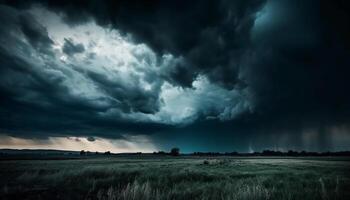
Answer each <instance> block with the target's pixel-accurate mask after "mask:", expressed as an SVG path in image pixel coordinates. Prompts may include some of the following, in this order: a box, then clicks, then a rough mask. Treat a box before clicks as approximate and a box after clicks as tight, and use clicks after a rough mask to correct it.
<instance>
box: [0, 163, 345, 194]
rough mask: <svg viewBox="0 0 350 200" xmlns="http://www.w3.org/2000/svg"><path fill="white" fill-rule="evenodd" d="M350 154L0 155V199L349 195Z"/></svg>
mask: <svg viewBox="0 0 350 200" xmlns="http://www.w3.org/2000/svg"><path fill="white" fill-rule="evenodd" d="M349 169H350V160H348V159H346V158H345V159H339V158H288V159H283V158H235V157H218V158H199V157H197V158H195V157H176V158H175V157H153V156H143V157H137V156H129V157H123V156H119V157H118V156H114V157H100V158H86V159H71V160H2V161H0V199H4V200H5V199H106V200H110V199H135V200H136V199H140V200H141V199H142V200H147V199H148V200H153V199H350V170H349Z"/></svg>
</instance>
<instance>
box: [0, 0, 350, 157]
mask: <svg viewBox="0 0 350 200" xmlns="http://www.w3.org/2000/svg"><path fill="white" fill-rule="evenodd" d="M349 9H350V7H349V6H348V4H347V3H346V1H343V0H334V1H326V0H324V1H323V0H321V1H320V0H309V1H305V0H267V1H263V0H213V1H202V0H201V1H199V0H198V1H191V2H189V1H182V0H180V1H167V0H165V1H164V0H159V1H157V0H154V1H97V0H91V1H50V0H46V1H35V0H31V1H13V0H12V1H6V0H5V1H4V0H1V1H0V18H1V19H2V23H1V29H0V97H1V101H0V120H1V121H0V148H53V149H70V150H81V149H85V150H91V151H104V150H106V151H107V150H110V151H113V152H130V151H144V152H152V151H158V150H169V148H171V147H173V146H177V147H180V149H182V151H185V152H192V151H222V152H224V151H241V152H251V151H261V150H263V149H272V150H283V151H285V150H289V149H293V150H308V151H328V150H330V151H340V150H349V149H350V133H349V131H350V93H349V86H350V79H349V74H350V68H349V66H350V37H349V35H350V16H349V13H350V12H349Z"/></svg>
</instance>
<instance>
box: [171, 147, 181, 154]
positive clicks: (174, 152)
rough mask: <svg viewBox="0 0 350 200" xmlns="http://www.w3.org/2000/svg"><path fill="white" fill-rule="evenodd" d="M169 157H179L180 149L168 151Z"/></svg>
mask: <svg viewBox="0 0 350 200" xmlns="http://www.w3.org/2000/svg"><path fill="white" fill-rule="evenodd" d="M170 155H172V156H178V155H180V149H179V148H177V147H175V148H172V149H171V151H170Z"/></svg>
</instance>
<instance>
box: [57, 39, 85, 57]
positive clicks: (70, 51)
mask: <svg viewBox="0 0 350 200" xmlns="http://www.w3.org/2000/svg"><path fill="white" fill-rule="evenodd" d="M62 51H63V52H64V53H65V54H67V55H69V56H72V55H74V54H76V53H83V52H84V51H85V48H84V45H83V44H81V43H79V44H74V42H73V40H72V39H71V38H68V39H67V38H65V39H64V45H63V49H62Z"/></svg>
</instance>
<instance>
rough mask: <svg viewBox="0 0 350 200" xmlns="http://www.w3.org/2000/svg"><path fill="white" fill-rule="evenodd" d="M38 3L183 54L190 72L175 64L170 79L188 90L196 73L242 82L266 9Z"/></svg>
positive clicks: (224, 4) (255, 3)
mask: <svg viewBox="0 0 350 200" xmlns="http://www.w3.org/2000/svg"><path fill="white" fill-rule="evenodd" d="M34 2H36V1H34ZM38 2H40V3H41V4H43V5H45V6H47V7H48V8H50V9H52V10H54V11H56V12H58V13H60V14H62V15H63V16H64V19H65V21H66V22H67V23H69V24H71V25H72V26H74V25H77V24H80V23H84V22H86V21H88V20H91V18H93V19H95V20H96V22H97V23H98V24H100V25H112V26H113V27H114V28H116V29H118V30H120V31H123V32H124V33H131V34H132V35H133V37H134V38H135V40H136V41H137V42H142V43H146V44H147V45H149V46H150V47H151V48H152V49H154V50H156V51H157V52H159V53H162V52H170V53H172V54H174V55H181V56H184V57H185V58H186V62H188V63H189V64H190V65H191V66H192V69H191V70H188V69H185V68H184V67H183V66H181V65H179V66H177V67H178V69H174V72H173V73H172V74H170V75H172V76H171V77H170V78H169V80H174V83H176V84H180V85H182V86H185V87H188V86H190V84H189V83H190V82H192V81H193V80H194V78H195V76H196V75H197V74H198V73H204V74H207V76H208V77H209V78H210V79H211V80H212V81H215V82H217V83H220V84H222V85H223V86H226V87H231V88H232V87H233V86H234V85H235V84H236V83H237V81H239V80H238V72H239V68H240V59H241V56H242V55H243V54H245V53H246V47H247V46H248V45H249V44H250V41H249V38H250V29H251V28H252V26H253V24H254V20H255V14H256V12H257V11H259V9H261V7H262V6H263V5H264V1H263V0H248V1H247V0H236V1H226V0H221V1H214V0H213V1H192V2H191V3H189V2H188V1H103V2H101V1H94V0H92V1H88V2H85V1H38ZM10 4H12V5H16V6H17V7H23V6H28V4H30V3H29V2H27V1H26V2H25V3H20V5H21V6H19V5H18V4H16V3H14V2H11V1H10ZM77 10H79V12H77ZM179 72H185V76H179Z"/></svg>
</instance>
